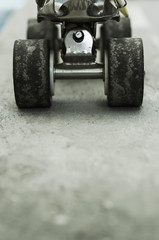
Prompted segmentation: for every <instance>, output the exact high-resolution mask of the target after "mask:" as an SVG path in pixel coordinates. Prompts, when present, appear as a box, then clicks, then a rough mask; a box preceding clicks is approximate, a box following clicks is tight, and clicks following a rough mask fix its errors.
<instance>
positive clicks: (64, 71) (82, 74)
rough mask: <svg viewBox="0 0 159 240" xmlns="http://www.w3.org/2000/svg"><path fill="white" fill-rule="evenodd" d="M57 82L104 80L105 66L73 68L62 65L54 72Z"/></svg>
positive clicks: (95, 65)
mask: <svg viewBox="0 0 159 240" xmlns="http://www.w3.org/2000/svg"><path fill="white" fill-rule="evenodd" d="M54 78H55V80H103V79H104V68H103V65H99V64H94V65H92V66H89V65H88V67H87V66H85V65H83V66H78V68H77V66H72V65H65V64H60V65H59V66H57V67H55V70H54Z"/></svg>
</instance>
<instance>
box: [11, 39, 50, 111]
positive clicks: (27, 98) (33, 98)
mask: <svg viewBox="0 0 159 240" xmlns="http://www.w3.org/2000/svg"><path fill="white" fill-rule="evenodd" d="M49 61H50V53H49V43H48V41H47V40H17V41H16V42H15V44H14V57H13V77H14V91H15V99H16V103H17V105H18V107H19V108H31V107H49V106H50V105H51V89H50V66H49V65H50V64H49Z"/></svg>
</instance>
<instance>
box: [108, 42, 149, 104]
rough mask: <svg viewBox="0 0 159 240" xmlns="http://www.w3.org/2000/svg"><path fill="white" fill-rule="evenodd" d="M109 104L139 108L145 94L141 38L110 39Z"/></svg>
mask: <svg viewBox="0 0 159 240" xmlns="http://www.w3.org/2000/svg"><path fill="white" fill-rule="evenodd" d="M107 53H108V86H107V87H108V104H109V106H112V107H126V106H127V107H139V106H141V104H142V101H143V92H144V53H143V42H142V40H141V39H139V38H121V39H117V38H116V39H109V40H108V41H107Z"/></svg>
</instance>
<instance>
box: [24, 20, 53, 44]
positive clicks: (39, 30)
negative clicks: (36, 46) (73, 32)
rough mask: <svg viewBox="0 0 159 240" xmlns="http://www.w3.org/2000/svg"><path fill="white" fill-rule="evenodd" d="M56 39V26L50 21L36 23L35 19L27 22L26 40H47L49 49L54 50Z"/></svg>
mask: <svg viewBox="0 0 159 240" xmlns="http://www.w3.org/2000/svg"><path fill="white" fill-rule="evenodd" d="M57 38H58V29H57V27H56V25H55V24H54V23H52V22H50V21H42V22H40V23H38V22H37V20H36V19H34V18H33V19H29V20H28V27H27V39H47V40H49V42H50V47H51V48H52V49H53V48H56V45H57Z"/></svg>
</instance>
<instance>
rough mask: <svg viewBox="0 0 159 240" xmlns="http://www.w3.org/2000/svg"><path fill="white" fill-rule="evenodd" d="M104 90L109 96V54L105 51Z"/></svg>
mask: <svg viewBox="0 0 159 240" xmlns="http://www.w3.org/2000/svg"><path fill="white" fill-rule="evenodd" d="M104 77H105V78H104V89H105V95H107V94H108V52H107V50H105V54H104Z"/></svg>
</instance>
